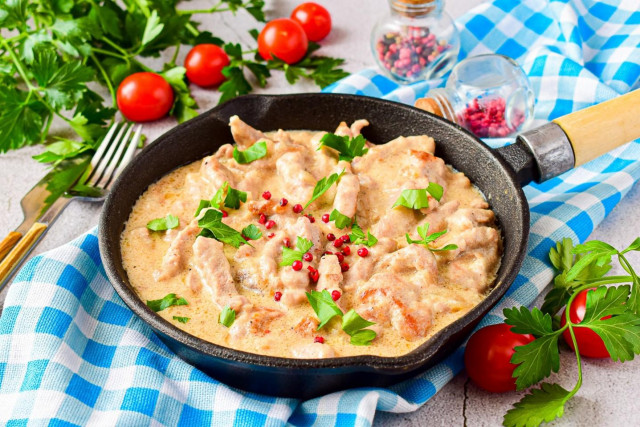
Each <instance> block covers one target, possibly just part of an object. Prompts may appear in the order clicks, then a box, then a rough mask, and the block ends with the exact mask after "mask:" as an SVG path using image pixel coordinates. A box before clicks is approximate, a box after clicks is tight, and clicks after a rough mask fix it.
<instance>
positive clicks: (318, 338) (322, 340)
mask: <svg viewBox="0 0 640 427" xmlns="http://www.w3.org/2000/svg"><path fill="white" fill-rule="evenodd" d="M313 342H314V343H315V342H319V343H320V344H324V338H323V337H315V338H314V339H313Z"/></svg>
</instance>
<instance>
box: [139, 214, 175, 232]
mask: <svg viewBox="0 0 640 427" xmlns="http://www.w3.org/2000/svg"><path fill="white" fill-rule="evenodd" d="M179 225H180V219H178V217H177V216H174V215H171V214H168V215H167V216H166V217H164V218H156V219H152V220H151V221H149V222H148V223H147V228H148V229H149V230H151V231H164V230H170V229H172V228H176V227H178V226H179Z"/></svg>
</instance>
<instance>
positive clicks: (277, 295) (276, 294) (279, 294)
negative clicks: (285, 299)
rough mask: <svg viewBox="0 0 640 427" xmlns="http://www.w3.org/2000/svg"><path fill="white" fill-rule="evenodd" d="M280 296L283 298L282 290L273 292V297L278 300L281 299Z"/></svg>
mask: <svg viewBox="0 0 640 427" xmlns="http://www.w3.org/2000/svg"><path fill="white" fill-rule="evenodd" d="M280 298H282V292H280V291H277V292H276V293H275V294H273V299H274V300H276V301H280Z"/></svg>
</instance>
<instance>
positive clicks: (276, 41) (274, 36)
mask: <svg viewBox="0 0 640 427" xmlns="http://www.w3.org/2000/svg"><path fill="white" fill-rule="evenodd" d="M308 46H309V40H307V35H306V34H305V33H304V30H303V29H302V27H301V26H300V24H298V23H297V22H296V21H294V20H292V19H289V18H280V19H274V20H273V21H271V22H269V23H268V24H267V25H265V27H264V28H263V29H262V31H261V32H260V35H258V52H259V53H260V56H262V57H263V58H264V59H273V58H272V56H275V57H276V58H279V59H281V60H283V61H284V62H286V63H287V64H295V63H296V62H298V61H300V60H301V59H302V58H303V57H304V55H305V54H306V53H307V47H308Z"/></svg>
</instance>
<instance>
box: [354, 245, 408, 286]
mask: <svg viewBox="0 0 640 427" xmlns="http://www.w3.org/2000/svg"><path fill="white" fill-rule="evenodd" d="M397 247H398V243H397V242H396V241H395V240H393V239H388V238H381V239H379V240H378V243H376V245H375V246H373V247H371V248H369V255H368V256H367V257H366V258H360V257H358V259H356V261H355V262H354V263H353V265H352V266H351V268H349V271H347V272H346V273H344V283H350V284H351V285H350V286H349V288H352V287H353V286H355V285H356V284H358V283H360V282H362V281H366V280H369V278H370V277H371V275H372V274H373V268H374V266H375V264H376V263H377V262H378V260H379V259H380V258H381V257H382V256H383V255H384V254H388V253H389V252H392V251H395V250H396V248H397ZM347 290H350V289H347Z"/></svg>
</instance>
